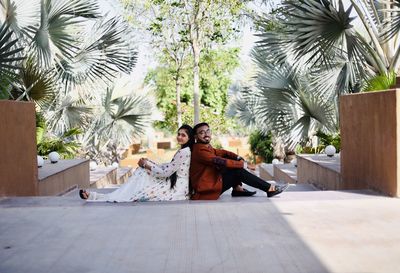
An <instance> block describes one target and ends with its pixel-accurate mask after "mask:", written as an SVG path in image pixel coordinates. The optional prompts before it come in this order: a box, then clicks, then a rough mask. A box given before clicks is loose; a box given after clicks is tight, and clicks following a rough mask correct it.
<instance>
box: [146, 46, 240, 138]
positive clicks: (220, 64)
mask: <svg viewBox="0 0 400 273" xmlns="http://www.w3.org/2000/svg"><path fill="white" fill-rule="evenodd" d="M238 55H239V50H238V49H237V48H233V49H225V50H209V51H207V52H205V53H204V54H203V55H202V58H201V62H200V70H201V75H200V86H201V91H202V97H201V103H202V120H206V121H208V122H210V123H214V124H215V126H213V128H215V129H216V130H218V131H219V132H221V133H226V132H227V131H229V130H230V128H232V127H234V126H235V125H234V122H233V120H232V119H227V118H225V116H224V114H225V108H226V105H227V101H228V99H227V92H228V88H229V85H230V84H231V78H230V75H231V73H232V71H233V70H234V69H235V68H236V67H237V66H238V65H239V57H238ZM173 72H174V69H173V68H170V67H168V66H159V67H157V68H156V69H155V70H152V71H150V72H149V73H148V74H147V76H146V79H145V82H147V83H152V84H153V85H154V86H155V89H156V94H157V106H158V108H159V109H160V110H161V111H162V112H163V113H164V118H165V120H164V121H163V122H156V123H155V125H156V127H158V128H160V129H166V130H168V131H171V132H174V131H175V130H176V129H177V122H176V116H177V109H176V94H175V81H174V79H173ZM181 87H182V89H181V102H182V105H181V106H182V110H181V111H182V121H183V123H188V124H193V108H192V107H191V106H189V104H191V102H192V100H193V92H192V90H193V78H192V70H191V69H189V68H186V69H185V70H183V71H182V81H181ZM210 125H211V124H210ZM217 128H218V129H217Z"/></svg>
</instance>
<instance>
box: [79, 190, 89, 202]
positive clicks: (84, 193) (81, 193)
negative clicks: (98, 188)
mask: <svg viewBox="0 0 400 273" xmlns="http://www.w3.org/2000/svg"><path fill="white" fill-rule="evenodd" d="M89 195H90V193H89V192H87V191H86V190H79V196H80V197H81V198H82V199H83V200H86V199H88V198H89Z"/></svg>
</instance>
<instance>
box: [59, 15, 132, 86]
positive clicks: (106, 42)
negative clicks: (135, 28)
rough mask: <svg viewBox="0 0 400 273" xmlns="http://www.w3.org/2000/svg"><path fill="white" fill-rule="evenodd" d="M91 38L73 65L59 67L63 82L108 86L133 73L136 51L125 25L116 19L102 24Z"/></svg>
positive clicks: (97, 25) (73, 61)
mask: <svg viewBox="0 0 400 273" xmlns="http://www.w3.org/2000/svg"><path fill="white" fill-rule="evenodd" d="M90 37H91V38H90V39H89V42H87V44H86V45H85V46H84V47H83V48H81V49H80V50H79V52H78V54H77V55H76V56H75V57H74V58H73V59H72V61H71V62H62V63H61V65H60V66H58V71H59V73H60V74H61V75H62V80H63V82H65V83H72V84H74V85H77V84H82V83H83V82H85V81H87V82H89V83H96V82H98V81H99V80H100V81H104V82H106V83H109V82H111V81H112V80H113V79H114V78H115V77H116V75H117V74H118V73H120V72H123V73H130V71H131V70H132V68H133V67H134V65H135V63H136V51H135V50H134V49H133V48H132V46H131V45H130V41H129V40H128V37H129V33H128V31H127V26H126V25H125V23H123V22H121V21H120V20H119V19H117V18H112V19H109V20H107V21H101V22H99V23H97V24H95V25H94V27H93V29H91V34H90Z"/></svg>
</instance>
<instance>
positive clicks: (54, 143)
mask: <svg viewBox="0 0 400 273" xmlns="http://www.w3.org/2000/svg"><path fill="white" fill-rule="evenodd" d="M81 133H82V131H81V130H80V129H78V128H72V129H70V130H68V131H66V132H65V133H64V134H62V135H61V136H54V135H51V134H50V133H49V132H48V131H47V126H46V120H45V118H44V117H43V115H42V114H41V113H40V112H36V142H37V154H38V155H41V156H45V157H46V156H48V154H49V153H51V152H57V153H59V154H60V157H61V158H64V159H71V158H74V157H76V155H77V154H78V150H79V148H80V147H81V145H80V143H78V142H77V141H75V140H74V139H75V137H76V136H78V135H80V134H81Z"/></svg>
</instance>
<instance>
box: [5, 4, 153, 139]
mask: <svg viewBox="0 0 400 273" xmlns="http://www.w3.org/2000/svg"><path fill="white" fill-rule="evenodd" d="M0 22H1V23H2V24H3V25H4V26H6V27H7V28H9V29H10V33H12V35H11V36H10V35H9V36H7V38H8V39H9V42H8V43H9V44H10V43H14V44H15V46H14V47H16V48H21V49H23V51H21V55H23V56H26V59H25V60H24V62H23V63H22V64H21V66H20V71H19V73H18V74H17V77H15V78H14V79H13V81H12V84H11V88H10V92H9V93H10V96H11V97H12V98H13V99H16V100H30V101H35V102H36V104H37V110H38V111H40V112H42V113H43V115H44V116H45V117H46V120H47V124H48V128H49V131H50V133H51V134H52V135H55V136H59V137H61V136H63V135H64V134H65V133H66V132H68V131H70V130H71V129H72V128H75V127H77V126H79V128H80V129H81V130H82V131H85V132H88V131H90V130H89V129H90V126H91V122H93V120H95V118H96V117H97V116H95V115H96V114H98V112H96V109H99V108H100V107H101V106H100V105H101V102H100V98H103V97H104V96H106V97H107V95H105V94H109V93H108V91H107V87H109V86H110V85H111V84H112V83H113V81H114V80H115V79H116V78H117V77H119V76H120V75H121V74H122V73H130V72H131V70H132V68H133V66H134V65H135V63H136V51H135V49H134V47H133V46H132V42H131V39H132V30H131V29H130V28H129V27H128V25H127V24H126V23H125V22H124V21H123V20H121V19H120V18H117V17H114V18H109V17H108V16H102V15H101V14H100V13H99V6H98V1H97V0H26V1H24V0H21V1H16V0H0ZM2 35H4V34H2V31H0V38H1V37H2ZM10 37H11V38H12V39H11V38H10ZM10 39H11V40H10ZM1 44H2V43H1V42H0V45H1ZM2 48H3V47H1V46H0V49H2ZM6 49H7V48H6ZM1 53H2V51H1V50H0V54H1ZM14 53H17V52H14ZM0 58H1V55H0ZM0 64H3V62H1V61H0ZM0 70H1V69H0ZM0 72H1V71H0ZM141 103H143V101H141V100H139V99H136V100H132V99H129V100H128V99H127V100H126V101H125V100H123V101H121V102H119V103H116V102H113V105H114V106H113V107H115V105H120V106H118V107H120V108H118V109H119V111H121V112H119V114H118V115H117V116H118V117H119V115H122V116H123V117H122V118H121V117H119V118H118V122H113V123H112V124H113V125H112V126H111V127H105V128H103V129H101V130H99V128H98V127H96V130H92V131H90V132H91V133H92V134H95V133H101V134H104V135H107V137H109V140H110V141H112V142H114V143H117V144H118V145H119V144H124V145H125V143H126V139H128V137H127V136H126V135H127V134H128V133H131V134H133V135H134V134H139V133H141V132H143V130H144V128H145V127H146V125H147V123H146V122H147V119H146V117H147V110H146V111H143V112H142V113H140V112H137V113H136V112H135V115H137V119H136V120H134V118H133V114H130V113H132V111H134V109H137V108H139V107H142V105H141ZM143 105H146V103H143ZM147 109H150V107H148V108H147ZM121 113H125V114H121ZM120 120H122V121H124V122H125V123H127V124H129V126H130V127H129V128H130V129H129V130H122V129H121V130H122V131H123V132H125V133H124V134H121V135H119V134H118V133H115V132H114V129H115V128H122V127H123V126H119V124H121V123H123V122H122V121H121V122H120ZM95 123H96V124H97V123H98V120H97V119H96V122H95ZM107 128H108V129H107ZM110 128H113V129H110ZM109 130H111V131H112V132H114V133H112V134H111V133H108V132H110V131H109ZM121 130H119V131H118V130H117V131H118V132H122V131H121ZM102 137H103V136H102ZM84 144H85V143H84Z"/></svg>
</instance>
